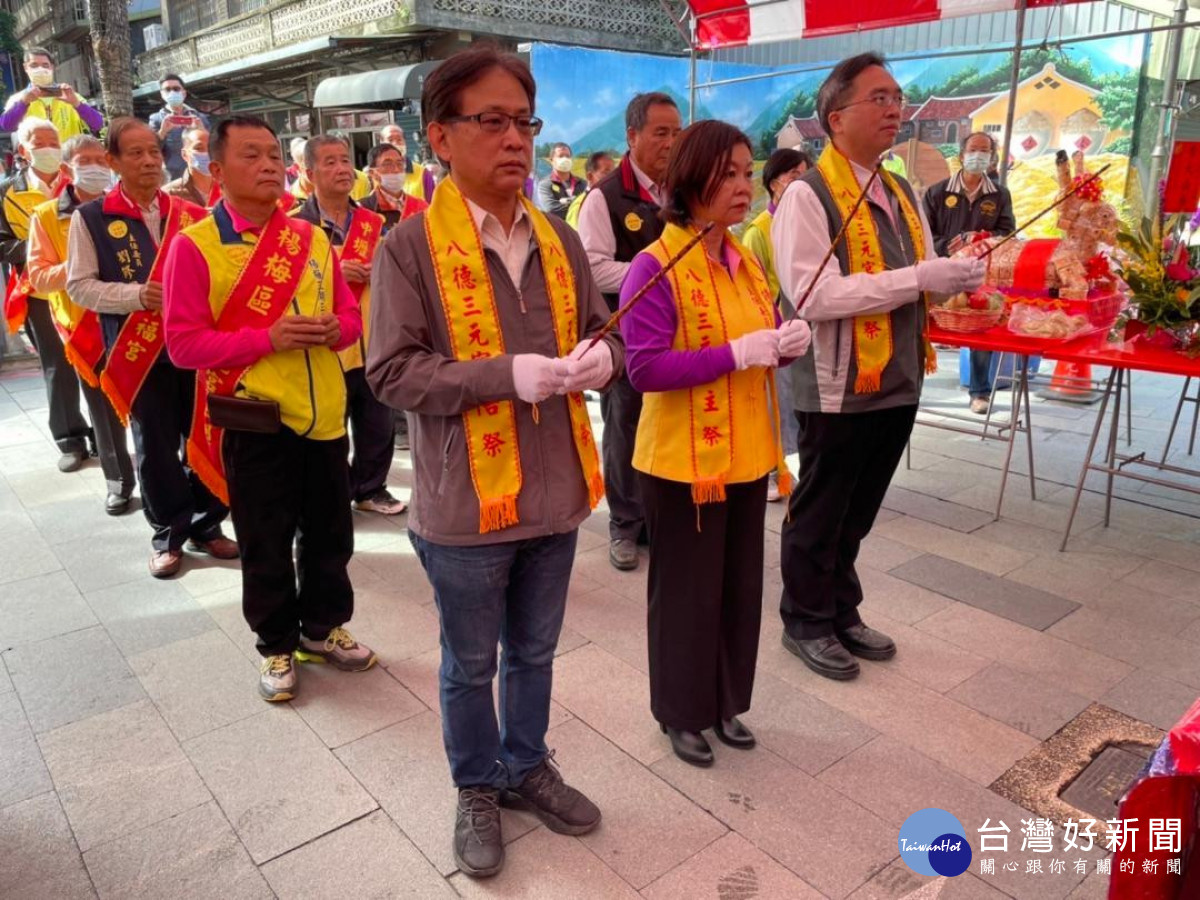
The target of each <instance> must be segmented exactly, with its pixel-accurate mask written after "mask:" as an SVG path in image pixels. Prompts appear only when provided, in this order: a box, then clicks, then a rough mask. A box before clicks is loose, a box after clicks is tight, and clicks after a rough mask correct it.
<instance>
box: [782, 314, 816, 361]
mask: <svg viewBox="0 0 1200 900" xmlns="http://www.w3.org/2000/svg"><path fill="white" fill-rule="evenodd" d="M811 343H812V329H811V328H809V326H808V323H807V322H805V321H804V320H803V319H789V320H788V321H786V322H784V323H783V325H782V326H780V328H779V355H780V356H786V357H788V358H789V359H795V358H796V357H798V356H803V355H804V354H805V353H807V352H808V345H809V344H811Z"/></svg>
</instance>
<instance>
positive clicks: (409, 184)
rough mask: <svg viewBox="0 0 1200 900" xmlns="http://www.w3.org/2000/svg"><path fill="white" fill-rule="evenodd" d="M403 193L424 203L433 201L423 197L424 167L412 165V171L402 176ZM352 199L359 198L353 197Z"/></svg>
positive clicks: (417, 164) (416, 164) (418, 164)
mask: <svg viewBox="0 0 1200 900" xmlns="http://www.w3.org/2000/svg"><path fill="white" fill-rule="evenodd" d="M404 193H406V194H408V195H409V196H411V197H416V198H417V199H418V200H424V201H425V202H426V203H428V202H430V200H432V199H433V198H432V197H427V196H426V195H425V167H424V166H423V165H421V164H420V163H413V167H412V171H411V172H409V173H408V174H407V175H405V176H404ZM354 199H355V200H358V199H360V198H358V197H355V198H354Z"/></svg>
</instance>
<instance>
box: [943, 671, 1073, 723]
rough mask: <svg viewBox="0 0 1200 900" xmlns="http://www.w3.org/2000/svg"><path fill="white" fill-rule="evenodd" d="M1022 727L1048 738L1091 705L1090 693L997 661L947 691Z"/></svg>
mask: <svg viewBox="0 0 1200 900" xmlns="http://www.w3.org/2000/svg"><path fill="white" fill-rule="evenodd" d="M946 696H947V697H949V698H950V699H951V700H957V701H958V702H959V703H963V704H966V705H967V706H969V707H971V709H977V710H979V711H980V712H981V713H983V714H984V715H986V716H990V717H991V718H993V719H996V720H997V721H1000V722H1004V723H1005V724H1007V725H1011V726H1012V727H1013V728H1015V729H1017V730H1018V731H1023V732H1025V733H1026V734H1030V735H1033V736H1034V737H1036V738H1038V739H1039V740H1045V739H1046V738H1048V737H1050V735H1052V734H1054V732H1056V731H1058V729H1060V728H1062V726H1063V725H1065V724H1066V723H1067V722H1069V721H1070V720H1071V719H1073V718H1075V716H1077V715H1079V713H1081V712H1083V711H1084V710H1085V709H1087V706H1088V704H1089V703H1090V702H1091V701H1090V700H1088V698H1087V697H1083V696H1080V695H1079V694H1072V693H1071V692H1070V691H1065V690H1063V689H1062V688H1061V687H1060V686H1058V685H1055V684H1046V683H1045V682H1043V681H1041V680H1039V679H1037V678H1034V677H1033V676H1032V675H1026V674H1024V673H1022V672H1015V671H1013V670H1012V669H1010V668H1008V667H1007V666H1004V665H1001V664H999V663H993V664H991V665H990V666H988V667H987V668H986V669H984V670H983V671H982V672H980V673H979V674H977V675H975V676H973V677H971V678H969V679H967V680H966V681H964V682H963V683H962V684H960V685H959V686H958V687H956V688H954V689H953V690H951V691H950V692H949V693H948V694H947V695H946Z"/></svg>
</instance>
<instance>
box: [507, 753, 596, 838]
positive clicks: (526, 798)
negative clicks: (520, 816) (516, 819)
mask: <svg viewBox="0 0 1200 900" xmlns="http://www.w3.org/2000/svg"><path fill="white" fill-rule="evenodd" d="M500 803H501V805H503V806H509V807H512V808H513V809H524V810H528V811H530V812H532V813H533V814H534V815H535V816H537V817H538V818H539V819H541V820H542V822H543V823H544V824H545V826H546V827H547V828H549V829H550V830H551V831H553V832H555V833H556V834H587V833H588V832H589V831H591V830H592V829H593V828H595V827H596V826H597V825H599V824H600V810H599V809H597V808H596V804H594V803H593V802H592V801H591V800H589V799H588V798H587V797H585V796H584V795H583V794H582V793H580V792H579V791H577V790H576V789H575V788H573V787H571V786H570V785H569V784H567V783H566V782H564V781H563V778H562V775H560V774H559V772H558V767H557V766H556V765H555V764H554V751H551V752H550V754H549V755H548V756H547V757H546V758H545V759H543V760H542V761H541V762H540V763H538V765H537V767H536V768H534V770H533V771H532V772H530V773H529V774H528V775H526V776H525V780H524V781H522V782H521V783H520V784H519V785H518V786H517V787H514V788H509V789H508V790H506V791H502V792H501V793H500Z"/></svg>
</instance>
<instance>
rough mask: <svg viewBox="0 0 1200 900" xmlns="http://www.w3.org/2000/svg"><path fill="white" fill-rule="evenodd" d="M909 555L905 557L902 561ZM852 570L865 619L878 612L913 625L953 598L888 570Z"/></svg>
mask: <svg viewBox="0 0 1200 900" xmlns="http://www.w3.org/2000/svg"><path fill="white" fill-rule="evenodd" d="M885 540H886V539H885ZM918 555H920V554H918ZM913 558H914V557H909V558H908V560H905V562H907V561H909V560H911V559H913ZM897 565H901V563H897ZM893 568H894V567H893ZM856 569H857V571H858V580H859V582H860V583H861V584H862V589H863V602H862V605H861V606H860V607H859V611H860V612H861V613H862V616H863V619H864V620H865V621H870V617H871V616H872V615H874V614H875V613H876V612H881V613H883V614H884V615H885V616H887V617H888V618H889V619H892V620H894V621H896V622H903V623H904V624H905V625H915V624H917V622H920V621H921V620H922V619H926V618H928V617H929V616H932V615H933V614H934V613H935V612H938V611H939V610H943V609H945V608H946V607H947V606H953V605H954V601H953V600H951V599H950V598H949V597H945V596H943V595H942V594H939V593H937V592H935V591H931V590H929V589H927V588H923V587H921V586H920V585H919V584H913V583H912V582H910V581H903V580H902V579H899V578H897V577H896V576H895V575H892V574H891V573H889V572H880V571H878V570H877V569H874V568H872V567H871V566H865V565H859V566H857V567H856ZM770 618H771V619H772V621H773V622H775V621H776V620H777V619H778V615H777V614H776V615H772V616H771V617H770Z"/></svg>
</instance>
